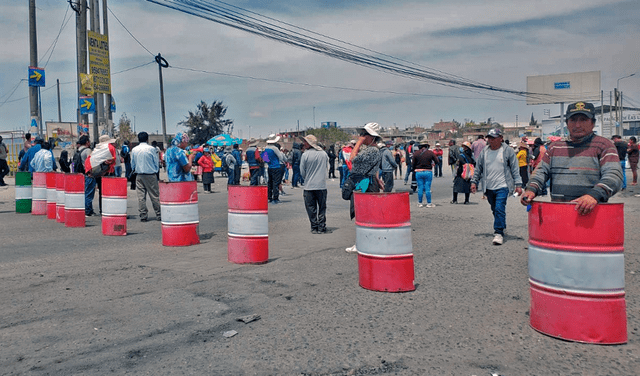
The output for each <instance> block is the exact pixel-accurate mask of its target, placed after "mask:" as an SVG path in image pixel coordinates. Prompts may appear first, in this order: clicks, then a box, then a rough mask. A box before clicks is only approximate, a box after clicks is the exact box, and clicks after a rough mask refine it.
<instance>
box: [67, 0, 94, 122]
mask: <svg viewBox="0 0 640 376" xmlns="http://www.w3.org/2000/svg"><path fill="white" fill-rule="evenodd" d="M69 4H70V5H71V9H73V10H74V11H75V12H76V66H77V74H78V76H77V77H76V79H77V80H78V85H77V87H78V96H77V99H76V102H77V101H78V99H79V98H80V94H81V90H82V80H81V77H80V75H81V74H86V73H87V2H86V0H78V1H77V2H74V3H69ZM76 111H77V112H76V119H77V122H78V125H79V126H80V125H81V124H82V125H83V126H88V124H89V115H86V114H85V115H82V114H81V113H80V106H78V108H77V110H76Z"/></svg>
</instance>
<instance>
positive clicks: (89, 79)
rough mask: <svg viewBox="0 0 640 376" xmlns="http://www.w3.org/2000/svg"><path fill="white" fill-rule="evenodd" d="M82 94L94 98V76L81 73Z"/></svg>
mask: <svg viewBox="0 0 640 376" xmlns="http://www.w3.org/2000/svg"><path fill="white" fill-rule="evenodd" d="M80 93H81V94H84V95H89V96H93V75H91V74H86V73H80Z"/></svg>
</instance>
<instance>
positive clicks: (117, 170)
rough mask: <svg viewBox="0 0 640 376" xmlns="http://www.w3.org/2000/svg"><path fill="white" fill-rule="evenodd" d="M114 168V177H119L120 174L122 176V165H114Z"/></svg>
mask: <svg viewBox="0 0 640 376" xmlns="http://www.w3.org/2000/svg"><path fill="white" fill-rule="evenodd" d="M114 169H115V171H114V172H115V174H116V177H118V178H119V177H120V176H122V166H115V167H114Z"/></svg>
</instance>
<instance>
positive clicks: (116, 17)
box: [107, 7, 155, 56]
mask: <svg viewBox="0 0 640 376" xmlns="http://www.w3.org/2000/svg"><path fill="white" fill-rule="evenodd" d="M107 9H109V12H111V15H112V16H113V17H114V18H115V19H116V21H118V23H119V24H120V26H122V27H123V28H124V29H125V30H126V31H127V33H129V35H130V36H131V38H133V40H135V41H136V42H138V44H139V45H140V47H142V48H144V49H145V51H147V52H148V53H149V55H151V56H155V55H154V54H153V53H152V52H151V51H149V49H148V48H147V47H145V46H144V44H142V42H140V41H139V40H138V38H136V37H135V36H134V35H133V34H132V33H131V32H130V31H129V29H127V27H126V26H124V24H123V23H122V21H120V19H119V18H118V16H116V14H115V13H113V10H111V8H109V7H107Z"/></svg>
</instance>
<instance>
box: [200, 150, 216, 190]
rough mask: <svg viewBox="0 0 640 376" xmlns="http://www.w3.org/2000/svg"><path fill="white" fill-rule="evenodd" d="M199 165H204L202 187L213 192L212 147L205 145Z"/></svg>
mask: <svg viewBox="0 0 640 376" xmlns="http://www.w3.org/2000/svg"><path fill="white" fill-rule="evenodd" d="M198 166H200V167H202V187H203V188H204V191H205V192H207V193H213V191H212V190H211V184H212V183H213V182H214V179H213V159H212V158H211V149H209V148H207V147H205V148H204V150H203V155H202V157H200V159H198Z"/></svg>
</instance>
